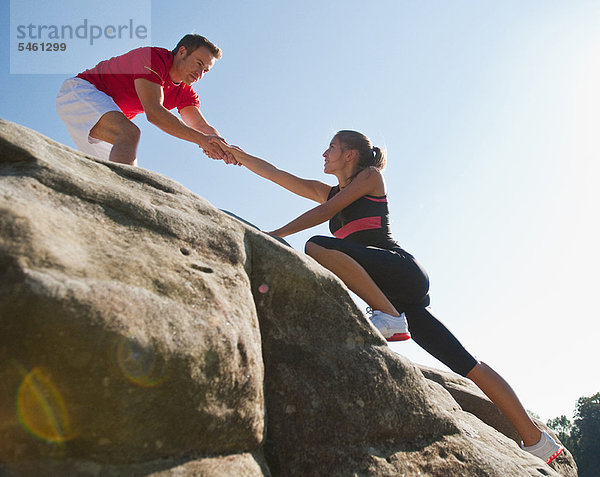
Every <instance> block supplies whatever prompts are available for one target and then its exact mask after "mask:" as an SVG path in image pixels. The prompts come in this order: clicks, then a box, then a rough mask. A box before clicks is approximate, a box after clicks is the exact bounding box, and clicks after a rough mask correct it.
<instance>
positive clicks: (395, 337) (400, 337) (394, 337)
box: [386, 333, 410, 341]
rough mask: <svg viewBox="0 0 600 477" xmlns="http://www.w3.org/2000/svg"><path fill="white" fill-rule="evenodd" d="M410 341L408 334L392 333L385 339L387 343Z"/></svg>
mask: <svg viewBox="0 0 600 477" xmlns="http://www.w3.org/2000/svg"><path fill="white" fill-rule="evenodd" d="M409 339H410V333H394V334H393V335H392V336H390V337H389V338H386V340H387V341H406V340H409Z"/></svg>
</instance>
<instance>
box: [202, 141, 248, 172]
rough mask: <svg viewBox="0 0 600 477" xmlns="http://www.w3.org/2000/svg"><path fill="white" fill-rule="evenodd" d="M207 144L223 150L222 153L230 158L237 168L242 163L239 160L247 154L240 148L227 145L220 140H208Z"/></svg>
mask: <svg viewBox="0 0 600 477" xmlns="http://www.w3.org/2000/svg"><path fill="white" fill-rule="evenodd" d="M209 143H212V144H216V145H218V146H219V147H220V148H221V149H222V150H223V152H224V153H226V154H227V155H228V156H230V157H231V158H234V159H235V163H236V164H237V165H238V166H241V165H243V161H242V160H241V159H243V158H244V156H246V155H247V154H246V152H245V151H244V150H243V149H242V148H240V147H238V146H234V145H232V144H228V143H227V142H225V141H223V140H221V141H218V140H210V141H209Z"/></svg>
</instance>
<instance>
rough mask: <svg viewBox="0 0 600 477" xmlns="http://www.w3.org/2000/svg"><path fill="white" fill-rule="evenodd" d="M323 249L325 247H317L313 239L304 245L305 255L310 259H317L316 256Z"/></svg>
mask: <svg viewBox="0 0 600 477" xmlns="http://www.w3.org/2000/svg"><path fill="white" fill-rule="evenodd" d="M322 248H323V247H321V246H320V245H317V244H316V243H315V242H313V241H312V239H310V240H309V241H308V242H306V244H305V245H304V253H305V254H306V255H308V256H309V257H313V258H315V255H317V254H318V253H319V249H322Z"/></svg>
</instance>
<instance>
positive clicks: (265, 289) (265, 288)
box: [258, 283, 269, 295]
mask: <svg viewBox="0 0 600 477" xmlns="http://www.w3.org/2000/svg"><path fill="white" fill-rule="evenodd" d="M258 292H259V293H262V294H263V295H264V294H265V293H268V292H269V285H267V284H266V283H263V284H262V285H261V286H259V287H258Z"/></svg>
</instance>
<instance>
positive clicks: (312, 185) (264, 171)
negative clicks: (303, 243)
mask: <svg viewBox="0 0 600 477" xmlns="http://www.w3.org/2000/svg"><path fill="white" fill-rule="evenodd" d="M219 145H220V146H221V147H222V148H223V149H226V150H227V151H228V152H231V153H232V154H233V155H234V157H235V159H236V160H237V161H238V162H240V163H241V164H242V165H244V166H245V167H246V168H248V169H250V170H251V171H252V172H254V173H255V174H257V175H259V176H261V177H264V178H265V179H268V180H270V181H272V182H275V183H276V184H279V185H280V186H281V187H284V188H285V189H287V190H289V191H290V192H293V193H294V194H297V195H299V196H302V197H306V198H307V199H311V200H314V201H315V202H319V203H321V204H322V203H323V202H326V201H327V196H328V195H329V191H330V190H331V186H330V185H328V184H325V183H324V182H320V181H317V180H309V179H302V178H301V177H298V176H295V175H293V174H290V173H289V172H286V171H282V170H280V169H278V168H277V167H275V166H274V165H273V164H271V163H269V162H267V161H265V160H263V159H260V158H258V157H255V156H252V155H250V154H248V153H247V152H244V151H242V150H241V149H240V148H238V147H235V146H224V145H222V144H220V143H219Z"/></svg>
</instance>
